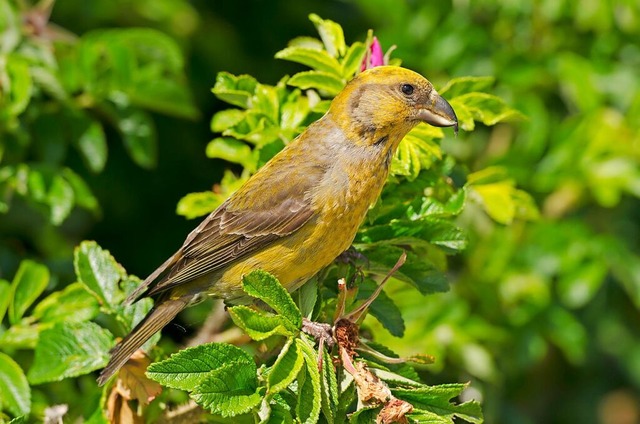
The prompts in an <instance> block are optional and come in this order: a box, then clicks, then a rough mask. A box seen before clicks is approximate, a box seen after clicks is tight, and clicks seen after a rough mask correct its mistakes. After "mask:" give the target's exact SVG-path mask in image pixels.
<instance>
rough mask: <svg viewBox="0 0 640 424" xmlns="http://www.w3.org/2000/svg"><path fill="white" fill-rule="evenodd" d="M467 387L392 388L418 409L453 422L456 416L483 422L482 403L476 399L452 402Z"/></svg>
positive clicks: (475, 422)
mask: <svg viewBox="0 0 640 424" xmlns="http://www.w3.org/2000/svg"><path fill="white" fill-rule="evenodd" d="M465 387H466V385H465V384H442V385H439V386H428V387H420V388H414V389H399V388H396V389H394V388H392V389H391V392H392V393H393V395H394V396H396V397H398V398H400V399H403V400H406V401H407V402H409V403H411V404H412V405H413V406H414V408H416V409H417V410H424V411H428V412H431V413H434V414H436V415H438V416H440V417H443V418H446V419H448V421H445V422H448V423H453V420H454V418H461V419H463V420H466V421H468V422H470V423H473V424H481V423H482V422H483V418H482V410H481V408H480V404H479V403H478V402H475V401H470V402H465V403H462V404H459V405H455V404H452V403H450V400H451V399H452V398H453V397H455V396H458V395H460V393H461V392H462V390H464V388H465Z"/></svg>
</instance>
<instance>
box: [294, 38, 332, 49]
mask: <svg viewBox="0 0 640 424" xmlns="http://www.w3.org/2000/svg"><path fill="white" fill-rule="evenodd" d="M287 46H289V47H304V48H307V49H314V50H323V49H324V44H322V41H320V40H318V39H317V38H315V37H307V36H304V35H303V36H300V37H295V38H293V39H291V40H289V42H288V43H287Z"/></svg>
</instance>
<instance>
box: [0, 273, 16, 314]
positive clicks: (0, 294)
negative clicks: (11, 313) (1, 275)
mask: <svg viewBox="0 0 640 424" xmlns="http://www.w3.org/2000/svg"><path fill="white" fill-rule="evenodd" d="M12 291H13V288H12V287H11V284H9V282H8V281H7V280H3V279H0V323H1V322H2V320H3V319H4V314H5V313H6V312H7V309H8V308H9V303H10V302H11V301H12V300H13V296H12V294H11V292H12Z"/></svg>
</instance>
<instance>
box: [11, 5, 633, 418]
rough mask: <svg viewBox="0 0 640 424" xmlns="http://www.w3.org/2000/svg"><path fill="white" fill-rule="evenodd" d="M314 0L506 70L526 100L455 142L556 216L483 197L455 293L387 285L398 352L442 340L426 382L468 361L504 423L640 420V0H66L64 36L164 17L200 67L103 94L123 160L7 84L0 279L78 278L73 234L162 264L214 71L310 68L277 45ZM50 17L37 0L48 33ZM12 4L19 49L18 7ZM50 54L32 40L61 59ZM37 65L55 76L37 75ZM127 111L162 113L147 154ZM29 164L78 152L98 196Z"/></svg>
mask: <svg viewBox="0 0 640 424" xmlns="http://www.w3.org/2000/svg"><path fill="white" fill-rule="evenodd" d="M18 3H19V4H20V5H21V6H22V7H23V8H24V7H26V6H28V4H26V3H25V2H18ZM44 3H45V6H46V3H48V2H44ZM2 4H3V5H4V3H2ZM3 7H6V6H3ZM45 9H46V8H45ZM5 12H6V10H5ZM36 12H37V11H36ZM311 12H314V13H317V14H319V15H320V16H322V17H323V18H328V19H332V20H334V21H336V22H338V23H340V24H341V25H342V26H343V27H344V30H345V36H346V39H347V40H348V42H352V41H354V40H356V39H359V40H364V38H365V37H366V31H367V30H368V29H369V28H372V29H373V30H374V31H375V34H376V35H377V36H378V38H379V39H380V41H381V43H382V46H383V48H384V49H385V50H386V49H387V48H388V47H390V46H391V45H392V44H395V45H397V50H396V51H395V52H394V57H398V58H401V59H402V60H403V65H404V66H406V67H408V68H411V69H414V70H416V71H418V72H420V73H422V74H424V75H425V76H427V77H428V78H429V79H430V80H431V81H432V82H433V83H434V84H435V86H436V87H442V86H443V85H444V84H445V83H446V82H447V81H448V80H449V79H450V78H452V77H455V76H463V75H490V76H493V77H495V79H496V84H495V90H494V92H496V93H497V94H499V95H500V96H502V97H503V98H504V99H506V101H507V102H508V103H509V104H510V105H512V106H513V107H515V108H516V109H518V110H520V111H521V112H522V113H523V114H524V115H525V116H526V117H527V118H526V119H525V120H523V121H521V122H516V123H511V124H500V125H498V126H496V127H492V128H478V129H477V130H476V131H474V132H473V133H472V134H464V133H462V134H460V136H459V137H458V138H456V139H453V138H448V139H446V140H445V141H444V144H443V147H444V148H445V150H447V151H448V152H449V153H450V154H452V155H454V156H455V157H456V158H457V160H458V161H459V162H460V163H463V164H464V165H465V166H466V167H468V169H469V170H475V169H481V168H485V167H487V166H497V167H501V168H500V169H502V170H504V172H506V173H508V175H509V176H510V177H511V178H513V181H514V182H515V183H516V184H517V186H518V187H519V188H520V189H523V190H525V191H527V192H529V193H530V194H532V195H533V196H534V198H535V200H536V202H537V204H538V206H539V208H540V211H541V216H540V219H538V220H536V221H533V222H530V221H527V222H525V221H518V220H516V221H514V222H511V223H509V224H508V225H502V224H497V223H495V222H494V221H492V220H490V219H488V218H487V216H486V215H485V214H484V212H482V211H481V210H479V209H478V208H477V207H474V206H473V205H472V204H470V206H469V207H468V208H467V210H466V212H465V213H464V214H463V216H462V217H461V221H460V222H461V225H462V226H463V227H464V228H466V229H467V230H468V231H469V237H470V241H471V243H470V247H469V248H468V249H467V251H466V252H465V253H464V254H463V255H461V256H459V257H454V258H452V259H451V262H452V264H451V273H450V281H451V283H452V287H453V288H452V291H451V292H449V293H447V294H441V295H432V296H429V297H428V298H416V296H415V294H414V293H415V292H410V291H408V290H406V288H405V287H400V286H398V287H395V286H394V287H391V288H390V290H389V294H391V295H392V296H394V299H396V301H397V303H398V304H399V305H400V307H401V308H402V309H403V315H404V318H405V320H406V322H407V331H406V335H405V337H404V338H403V339H394V338H393V336H391V335H389V334H387V333H385V330H384V329H382V328H378V329H377V335H376V336H377V338H378V339H380V340H382V341H384V342H385V343H387V344H388V345H390V346H392V347H394V349H396V350H397V351H398V352H400V353H405V354H407V353H416V352H420V353H429V354H432V355H435V356H436V358H437V361H436V364H435V365H433V366H430V367H427V368H425V373H426V376H427V377H426V379H427V381H428V382H433V383H435V382H451V381H471V387H472V389H471V390H470V391H469V396H473V397H476V398H480V399H482V401H483V408H484V412H485V417H486V422H488V423H576V422H580V423H606V424H614V423H615V424H622V423H638V422H640V397H639V396H640V392H639V391H640V328H639V327H640V326H639V325H638V324H639V323H640V257H639V255H638V252H639V251H640V201H639V197H640V3H638V2H637V0H620V1H615V0H581V1H577V0H576V1H568V0H543V1H533V0H511V1H509V2H494V1H489V0H481V1H474V2H469V1H464V0H462V1H458V0H454V1H438V2H436V1H391V0H387V1H384V0H354V1H346V0H345V1H327V0H322V1H321V0H314V1H305V2H289V1H282V0H276V1H271V2H267V1H258V0H252V1H246V2H231V1H227V2H222V1H213V2H212V1H203V0H200V1H190V2H189V1H185V0H138V1H133V0H129V1H128V0H92V1H91V2H83V1H69V0H66V1H65V0H60V1H58V2H56V3H55V5H54V7H53V10H52V14H51V17H50V21H51V22H52V23H54V24H55V25H56V27H51V28H50V30H51V31H54V32H55V33H56V34H58V35H57V37H69V36H70V35H69V34H65V33H64V32H63V31H61V30H60V28H62V29H64V31H68V32H70V33H72V34H76V35H78V36H83V38H84V36H86V35H87V34H88V33H90V32H91V31H93V30H96V29H101V28H126V27H147V28H154V29H157V30H159V31H161V32H163V33H165V34H166V35H167V36H168V37H170V38H171V39H173V40H174V41H175V42H177V44H178V46H179V48H180V51H181V52H182V54H183V55H184V57H185V63H184V73H185V76H182V74H181V73H182V68H181V66H180V64H178V65H176V66H175V69H161V70H159V71H158V70H155V69H151V70H150V71H149V72H151V73H150V75H151V76H153V75H155V74H154V73H153V72H156V71H157V72H160V74H161V75H163V76H166V75H168V74H171V75H172V78H173V77H175V81H177V83H176V84H178V86H179V87H180V90H182V91H180V92H181V93H183V94H184V93H189V94H188V95H186V94H185V97H184V98H181V102H183V103H180V102H176V103H175V104H173V107H172V105H171V104H170V103H171V102H169V104H168V105H165V106H163V105H159V104H155V105H153V104H152V105H148V104H147V105H145V104H144V102H141V105H137V106H139V107H140V108H141V109H142V110H144V115H134V114H135V113H138V112H137V111H133V112H131V110H130V109H127V108H122V109H118V110H115V109H114V110H115V111H114V110H111V109H109V108H107V107H104V108H103V109H101V108H96V110H98V112H97V113H96V117H97V118H98V119H99V120H100V122H104V125H103V128H104V134H105V140H106V146H107V150H108V159H107V160H106V163H104V164H103V165H102V166H99V165H95V164H94V166H93V167H92V166H90V165H89V166H88V165H87V164H86V163H85V162H84V161H83V156H82V154H80V153H79V151H81V148H77V147H76V148H73V147H72V146H71V144H73V143H72V142H71V141H68V140H67V139H68V137H66V136H65V135H64V134H67V135H68V133H65V132H64V131H65V130H64V128H66V127H65V126H64V124H63V121H60V120H58V118H57V117H56V116H57V115H56V114H55V113H54V112H52V106H51V104H50V103H51V102H50V101H47V100H46V99H47V96H46V95H45V96H42V95H34V97H33V99H32V100H31V104H30V106H29V109H28V110H27V112H24V114H17V115H15V116H12V115H11V110H10V109H9V108H8V106H7V105H9V106H10V105H11V102H10V101H9V100H7V99H8V97H6V96H5V98H4V99H3V98H0V100H1V101H3V102H4V104H3V103H0V106H3V107H5V111H4V112H0V143H1V144H0V154H1V155H2V156H0V195H1V196H2V197H0V206H1V207H2V209H3V210H4V213H3V214H2V215H0V278H4V279H6V280H11V278H12V276H13V275H14V274H15V272H16V269H17V267H18V264H19V261H20V260H21V259H22V258H25V257H29V258H34V259H36V260H38V261H40V262H43V263H45V264H46V265H47V266H49V268H50V269H52V271H53V274H54V278H53V279H52V283H51V285H52V286H51V288H56V289H59V288H60V287H62V286H64V285H65V284H68V283H69V282H71V281H73V267H72V263H71V258H72V249H73V247H74V246H75V245H77V244H78V243H79V242H80V241H81V240H83V239H94V240H97V241H98V243H100V245H101V246H102V247H104V248H106V249H109V250H110V251H111V253H112V254H113V255H114V256H115V257H116V258H117V259H118V260H119V261H120V262H121V263H122V264H123V265H124V266H125V267H126V268H127V270H128V272H130V273H132V274H136V275H139V276H145V275H147V274H148V273H149V272H150V271H152V270H153V269H154V268H155V267H156V266H157V265H158V264H159V263H161V262H162V261H163V260H164V259H165V258H166V257H167V256H168V255H170V254H171V253H173V251H175V249H176V248H177V247H178V246H179V245H180V244H181V243H182V241H183V239H184V237H185V235H186V234H187V233H188V232H189V231H190V230H191V229H192V228H193V227H194V226H195V225H196V222H194V221H187V220H185V219H184V218H182V217H180V216H178V215H177V214H176V213H175V208H176V204H177V202H178V200H179V199H180V198H181V197H182V196H184V195H185V194H187V193H189V192H194V191H204V190H208V189H210V188H211V187H212V186H213V185H214V184H215V183H216V182H218V181H219V180H220V178H221V176H222V172H223V171H224V169H228V168H229V167H230V165H229V164H226V163H223V162H221V161H216V160H211V159H207V158H206V157H205V155H204V148H205V146H206V144H207V142H208V141H209V140H210V139H211V138H212V133H211V131H210V129H209V120H210V117H211V116H212V114H213V113H214V112H215V111H217V110H219V109H221V108H225V107H226V106H225V105H223V104H222V103H221V102H219V101H218V100H216V99H215V97H214V96H213V95H212V94H211V91H210V89H211V87H212V86H213V84H214V82H215V75H216V73H217V72H218V71H228V72H231V73H233V74H241V73H247V74H251V75H253V76H254V77H256V78H257V79H258V80H259V81H261V82H265V83H269V84H274V83H276V82H277V81H278V80H279V79H280V78H281V76H282V75H284V74H292V73H294V72H297V71H299V70H301V69H302V68H301V67H300V66H297V65H295V64H292V63H289V62H284V61H278V60H276V59H274V58H273V55H274V54H275V52H277V51H278V50H280V49H282V48H283V47H284V46H285V45H286V43H287V41H288V40H290V39H292V38H294V37H296V36H299V35H314V30H313V26H312V25H311V23H310V22H309V20H308V18H307V16H308V14H309V13H311ZM2 13H4V12H3V10H0V15H2ZM44 15H46V13H44V12H37V13H33V14H31V15H29V16H31V17H32V19H33V28H35V30H34V31H35V32H36V33H37V34H39V35H41V36H47V34H48V33H47V32H46V31H45V32H42V31H40V32H38V28H40V27H39V26H38V22H39V21H38V20H37V19H38V18H39V17H42V16H44ZM2 19H3V18H2V17H0V28H4V30H5V31H4V32H3V34H0V37H1V38H0V46H2V48H0V52H3V53H6V51H7V49H8V47H7V46H9V45H10V44H11V42H12V41H11V39H10V31H8V30H7V28H10V27H11V22H8V21H6V20H4V21H3V20H2ZM150 54H151V53H150ZM36 57H37V55H36V54H34V56H33V57H32V58H31V59H29V60H34V61H35V60H41V61H42V63H44V64H45V65H46V63H49V62H47V60H49V59H47V58H46V57H44V56H43V57H44V58H40V59H34V58H36ZM30 63H33V62H30ZM45 65H43V68H46V66H45ZM1 66H3V65H2V64H0V67H1ZM2 72H3V75H5V76H6V75H7V74H10V70H7V69H3V70H2ZM172 72H174V73H172ZM2 81H3V80H2V78H0V82H2ZM34 81H36V83H37V84H38V85H39V86H41V87H43V88H42V89H41V91H42V92H44V93H45V94H47V93H48V91H47V90H50V91H54V89H52V88H51V87H50V86H47V79H46V76H45V77H43V76H42V73H41V74H39V77H38V78H35V77H34ZM1 90H2V84H0V93H1V92H2V91H1ZM176 90H177V89H176ZM95 92H96V93H99V92H100V90H99V87H98V88H97V89H96V91H95ZM40 94H41V93H40ZM49 94H50V93H49ZM109 95H113V93H110V94H109ZM189 96H191V97H192V99H190V98H189ZM96 99H97V100H96ZM14 100H15V99H14ZM67 100H68V99H67ZM67 100H64V99H63V100H60V102H61V103H64V101H67ZM75 101H83V99H75ZM92 101H99V96H98V95H97V94H96V96H95V98H94V99H93V100H92ZM182 104H184V107H183V108H182V109H180V107H181V105H182ZM193 105H195V107H193ZM0 109H1V108H0ZM177 109H178V110H177ZM34 110H35V111H36V112H34ZM122 113H125V114H126V113H131V114H132V115H127V117H129V118H130V117H131V116H143V117H142V118H140V122H145V123H146V124H148V127H150V128H155V134H156V140H157V141H156V142H155V143H153V142H150V143H151V144H152V145H151V146H150V147H148V151H147V153H146V154H148V156H145V153H144V152H143V153H139V154H142V156H138V160H135V159H132V157H135V153H132V152H131V150H130V149H128V148H127V147H126V146H127V144H126V142H125V143H123V134H127V133H126V129H123V128H124V127H123V126H122V123H123V122H125V120H124V119H123V118H122V116H123V115H118V114H122ZM18 116H19V118H18ZM43 116H44V118H43ZM114 116H115V117H119V118H114ZM113 119H116V121H114V120H113ZM118 119H121V120H118ZM65 122H66V121H65ZM113 122H116V123H117V124H115V125H114V124H113ZM63 127H64V128H63ZM142 127H144V125H143V126H142ZM145 128H147V127H145ZM147 129H148V128H147ZM150 131H153V129H152V130H150ZM57 133H60V134H63V135H60V136H58V137H57V138H56V137H53V138H54V139H55V140H54V141H50V139H49V138H50V136H51V135H52V134H54V135H55V134H57ZM71 134H73V132H71ZM65 137H66V138H65ZM125 138H126V137H125ZM43 140H46V141H47V142H46V143H43ZM154 146H155V147H154ZM154 149H157V156H155V153H153V152H154ZM145 158H146V159H145ZM154 158H155V159H154ZM19 164H28V165H29V167H30V169H39V170H41V171H42V174H43V175H45V176H47V175H48V177H47V178H53V177H51V175H54V174H55V173H56V172H58V171H59V170H60V169H62V168H67V169H71V170H72V171H73V172H74V173H75V174H76V175H77V176H79V177H80V178H81V179H82V180H84V181H85V183H86V186H87V187H88V188H89V189H90V190H91V191H92V192H93V194H94V195H95V200H97V204H98V205H99V207H98V206H96V205H93V204H91V201H90V200H87V199H89V198H90V196H89V197H87V198H84V199H85V204H84V205H83V204H82V202H80V201H78V199H82V197H81V196H79V195H78V191H77V190H79V189H78V187H77V186H74V189H75V190H76V207H73V205H71V206H70V207H68V208H67V209H69V210H68V214H69V215H68V216H66V212H64V211H63V212H60V211H58V212H56V211H55V210H53V209H55V207H53V206H52V205H54V206H55V202H53V201H45V200H46V199H45V200H43V198H42V197H38V196H36V195H35V194H34V193H35V192H36V190H35V189H33V186H32V185H29V184H35V183H32V182H31V181H30V182H29V183H25V184H27V186H28V188H27V189H24V190H22V191H21V190H20V179H19V178H18V177H15V175H12V176H8V175H9V173H10V171H6V169H7V168H11V169H13V171H16V169H18V165H19ZM13 171H11V172H13ZM14 174H16V173H15V172H14ZM12 178H13V179H12ZM45 179H46V178H45ZM45 197H46V196H45ZM50 198H51V196H49V197H47V199H50ZM78 206H79V207H78ZM56 213H58V214H62V215H56ZM56 216H62V217H63V218H61V222H56V218H55V217H56ZM376 325H377V324H376V322H373V321H372V322H371V326H373V327H374V328H375V326H376Z"/></svg>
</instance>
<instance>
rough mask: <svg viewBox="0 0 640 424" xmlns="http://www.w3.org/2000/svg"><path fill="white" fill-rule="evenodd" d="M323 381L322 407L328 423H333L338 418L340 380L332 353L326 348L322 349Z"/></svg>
mask: <svg viewBox="0 0 640 424" xmlns="http://www.w3.org/2000/svg"><path fill="white" fill-rule="evenodd" d="M320 382H321V383H322V397H321V409H322V413H323V415H324V417H325V419H326V420H327V423H328V424H333V423H334V422H335V421H336V418H337V412H338V404H339V403H340V396H339V393H338V381H337V379H336V371H335V369H334V367H333V361H332V360H331V355H329V352H328V351H327V349H326V348H324V349H323V350H322V371H321V373H320Z"/></svg>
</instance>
